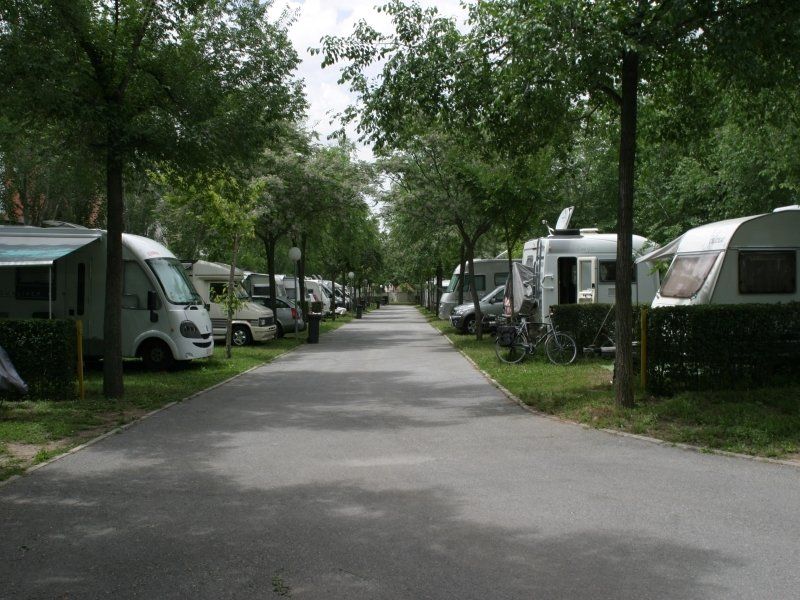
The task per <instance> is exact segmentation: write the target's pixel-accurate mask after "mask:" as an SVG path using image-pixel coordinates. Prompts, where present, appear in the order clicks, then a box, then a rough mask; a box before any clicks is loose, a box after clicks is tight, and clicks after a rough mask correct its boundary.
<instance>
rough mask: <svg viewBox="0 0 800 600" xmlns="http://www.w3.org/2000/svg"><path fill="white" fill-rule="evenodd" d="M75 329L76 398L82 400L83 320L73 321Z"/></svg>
mask: <svg viewBox="0 0 800 600" xmlns="http://www.w3.org/2000/svg"><path fill="white" fill-rule="evenodd" d="M75 329H76V332H77V336H76V337H77V338H78V348H77V350H78V398H79V399H80V400H83V396H84V387H83V321H75Z"/></svg>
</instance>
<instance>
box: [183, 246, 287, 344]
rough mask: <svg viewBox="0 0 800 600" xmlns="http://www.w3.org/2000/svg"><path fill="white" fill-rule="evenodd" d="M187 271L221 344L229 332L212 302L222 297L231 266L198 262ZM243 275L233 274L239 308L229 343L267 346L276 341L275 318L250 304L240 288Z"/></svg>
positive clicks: (219, 308) (224, 314)
mask: <svg viewBox="0 0 800 600" xmlns="http://www.w3.org/2000/svg"><path fill="white" fill-rule="evenodd" d="M186 271H187V273H188V274H189V277H190V278H191V280H192V282H193V283H194V286H195V287H196V288H197V291H198V292H199V293H200V296H201V297H202V298H203V301H204V302H206V303H207V304H208V305H209V306H210V311H209V312H210V313H211V324H212V326H213V331H214V338H216V339H218V340H224V339H225V336H226V334H227V330H228V316H227V311H226V310H225V306H224V305H223V304H221V303H219V302H214V298H217V297H219V296H222V295H223V294H224V293H225V290H226V289H227V286H228V278H229V276H230V272H231V266H230V265H226V264H223V263H217V262H209V261H206V260H198V261H195V262H193V263H188V264H187V266H186ZM243 277H244V273H242V271H240V270H239V269H236V271H235V272H234V285H235V288H234V293H235V294H236V296H237V297H238V299H239V300H240V301H241V302H242V305H241V306H240V307H239V308H238V310H237V311H236V312H235V313H234V315H233V323H232V329H231V341H232V343H233V344H235V345H237V346H246V345H248V344H252V343H253V342H266V341H268V340H271V339H273V338H274V337H275V335H276V332H277V329H278V328H277V327H276V325H275V316H274V315H273V314H272V311H271V310H270V309H269V308H266V307H264V306H259V305H258V304H256V303H254V302H251V301H250V296H248V295H247V292H246V291H245V290H244V288H243V287H242V284H241V282H242V278H243Z"/></svg>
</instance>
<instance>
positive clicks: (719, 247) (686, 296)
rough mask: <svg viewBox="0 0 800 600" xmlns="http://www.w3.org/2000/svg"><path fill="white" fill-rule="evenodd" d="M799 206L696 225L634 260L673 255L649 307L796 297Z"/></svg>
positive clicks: (799, 264)
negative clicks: (664, 244) (661, 246)
mask: <svg viewBox="0 0 800 600" xmlns="http://www.w3.org/2000/svg"><path fill="white" fill-rule="evenodd" d="M798 250H800V206H798V205H793V206H785V207H783V208H776V209H775V210H774V211H773V212H771V213H766V214H762V215H754V216H750V217H741V218H739V219H728V220H726V221H718V222H716V223H709V224H707V225H702V226H700V227H695V228H694V229H690V230H689V231H687V232H686V233H684V234H683V235H682V236H680V237H679V238H677V239H675V240H673V241H672V242H670V243H669V244H667V245H666V246H664V247H663V248H660V249H658V250H657V251H655V252H651V253H650V254H647V255H645V256H643V257H641V258H640V259H639V261H637V262H640V263H642V264H647V263H651V262H653V261H657V260H662V259H665V258H667V257H669V256H674V258H673V259H672V262H671V264H670V267H669V270H668V271H667V274H666V275H665V276H664V281H662V282H661V288H660V289H659V290H658V294H656V297H655V299H654V300H653V306H672V305H677V304H743V303H751V302H762V303H776V302H797V301H798V300H800V292H798V288H797V280H798V276H800V270H799V269H800V261H798V259H797V253H798Z"/></svg>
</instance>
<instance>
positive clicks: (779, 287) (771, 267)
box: [739, 250, 797, 294]
mask: <svg viewBox="0 0 800 600" xmlns="http://www.w3.org/2000/svg"><path fill="white" fill-rule="evenodd" d="M796 291H797V253H796V252H795V251H794V250H777V251H753V252H739V293H740V294H794V293H795V292H796Z"/></svg>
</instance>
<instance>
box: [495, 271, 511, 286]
mask: <svg viewBox="0 0 800 600" xmlns="http://www.w3.org/2000/svg"><path fill="white" fill-rule="evenodd" d="M506 279H508V273H495V274H494V285H495V287H497V286H498V285H505V284H506Z"/></svg>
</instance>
